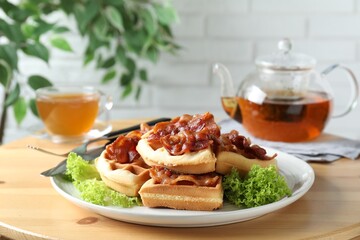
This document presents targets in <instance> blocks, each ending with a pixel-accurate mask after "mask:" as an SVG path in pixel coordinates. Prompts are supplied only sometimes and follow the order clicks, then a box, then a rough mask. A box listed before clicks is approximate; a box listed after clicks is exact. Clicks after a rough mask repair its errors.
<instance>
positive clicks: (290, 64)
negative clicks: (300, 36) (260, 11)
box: [213, 39, 358, 142]
mask: <svg viewBox="0 0 360 240" xmlns="http://www.w3.org/2000/svg"><path fill="white" fill-rule="evenodd" d="M278 47H279V51H278V52H277V53H276V54H273V55H269V56H264V57H259V58H257V59H256V61H255V63H256V70H255V71H254V72H252V73H251V74H249V75H248V76H247V77H246V78H245V79H244V80H243V81H242V82H241V84H240V86H239V88H238V91H237V94H236V95H235V93H234V92H235V91H234V88H233V86H232V79H231V75H230V72H229V71H228V70H227V68H226V67H225V66H224V65H222V64H219V63H218V64H215V65H214V68H213V71H214V73H215V74H217V75H218V76H219V77H220V79H221V82H222V85H221V88H222V98H221V102H222V105H223V108H224V110H225V111H226V113H227V114H228V115H229V116H230V117H232V118H234V119H235V120H237V121H238V122H240V123H242V124H243V126H244V128H245V129H246V130H247V131H248V132H249V133H250V134H252V135H253V136H255V137H258V138H262V139H267V140H272V141H284V142H298V141H306V140H310V139H313V138H315V137H317V136H319V135H320V134H321V132H322V131H323V129H324V127H325V126H326V123H327V122H328V120H329V118H330V116H331V114H332V109H333V97H332V94H331V88H330V86H329V84H328V82H327V81H326V80H325V79H324V77H325V76H326V75H327V74H328V73H329V72H331V71H332V70H334V69H336V68H338V67H341V68H342V69H344V70H346V72H348V73H349V75H350V77H351V79H352V80H353V81H352V82H353V84H354V86H355V89H357V81H356V78H355V76H354V74H353V73H352V72H351V70H350V69H348V68H345V67H342V66H340V65H333V66H331V67H330V68H329V69H327V70H325V71H324V72H323V74H319V73H317V72H316V71H315V70H314V67H315V64H316V61H315V59H314V58H312V57H309V56H307V55H304V54H296V53H291V52H290V50H291V43H290V41H289V40H288V39H285V40H282V41H280V42H279V44H278ZM334 66H335V67H334ZM357 91H358V90H355V94H354V95H355V96H354V98H353V99H352V101H351V106H350V108H352V107H354V105H356V102H357V96H358V92H357ZM350 108H349V109H350ZM348 111H349V110H347V112H348Z"/></svg>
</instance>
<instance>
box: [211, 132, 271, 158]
mask: <svg viewBox="0 0 360 240" xmlns="http://www.w3.org/2000/svg"><path fill="white" fill-rule="evenodd" d="M217 151H228V152H235V153H239V154H241V155H243V156H244V157H246V158H249V159H260V160H272V159H274V158H275V157H276V156H277V154H274V155H273V156H267V155H266V150H265V149H264V148H262V147H260V146H259V145H256V144H254V145H251V141H250V139H248V138H246V137H245V136H242V135H240V134H239V133H238V131H236V130H232V131H230V132H229V133H225V134H222V135H221V136H220V139H219V146H218V150H217Z"/></svg>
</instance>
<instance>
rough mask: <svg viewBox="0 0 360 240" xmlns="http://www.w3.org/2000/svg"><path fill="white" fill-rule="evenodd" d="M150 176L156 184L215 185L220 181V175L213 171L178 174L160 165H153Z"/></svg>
mask: <svg viewBox="0 0 360 240" xmlns="http://www.w3.org/2000/svg"><path fill="white" fill-rule="evenodd" d="M150 176H151V178H152V179H153V180H154V182H155V183H156V184H168V185H196V186H205V187H215V186H216V185H217V184H218V182H219V181H220V176H219V175H218V174H216V173H214V172H212V173H206V174H197V175H195V174H178V173H175V172H172V171H171V170H169V169H167V168H164V167H162V166H153V167H152V168H151V169H150Z"/></svg>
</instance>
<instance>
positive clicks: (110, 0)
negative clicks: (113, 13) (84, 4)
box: [103, 0, 124, 6]
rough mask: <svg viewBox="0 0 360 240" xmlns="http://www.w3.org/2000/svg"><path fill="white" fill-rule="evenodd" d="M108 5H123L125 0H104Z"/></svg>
mask: <svg viewBox="0 0 360 240" xmlns="http://www.w3.org/2000/svg"><path fill="white" fill-rule="evenodd" d="M103 1H104V3H105V4H106V5H112V6H123V5H124V2H123V0H103Z"/></svg>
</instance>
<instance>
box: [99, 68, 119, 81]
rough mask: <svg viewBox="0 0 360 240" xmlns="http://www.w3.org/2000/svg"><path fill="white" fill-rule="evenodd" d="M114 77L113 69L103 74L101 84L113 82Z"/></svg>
mask: <svg viewBox="0 0 360 240" xmlns="http://www.w3.org/2000/svg"><path fill="white" fill-rule="evenodd" d="M115 76H116V71H115V70H114V69H112V70H110V71H108V72H106V73H105V75H104V77H103V78H102V79H101V83H108V82H110V81H111V80H113V79H114V78H115Z"/></svg>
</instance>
